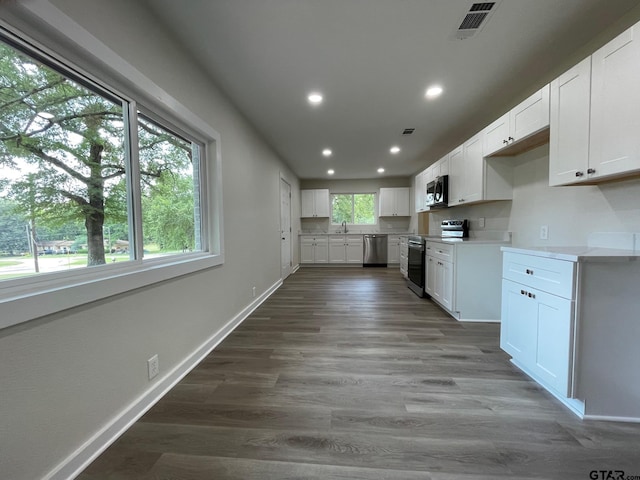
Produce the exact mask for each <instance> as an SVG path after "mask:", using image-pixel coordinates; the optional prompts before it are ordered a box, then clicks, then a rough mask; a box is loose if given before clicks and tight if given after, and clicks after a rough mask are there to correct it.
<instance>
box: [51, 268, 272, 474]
mask: <svg viewBox="0 0 640 480" xmlns="http://www.w3.org/2000/svg"><path fill="white" fill-rule="evenodd" d="M281 285H282V280H278V281H277V282H276V283H274V284H273V285H272V286H271V287H269V289H268V290H267V291H265V292H264V293H263V294H262V295H260V296H259V297H258V298H256V299H255V300H254V301H253V302H252V303H250V304H249V305H248V306H247V307H246V308H244V309H243V310H242V311H241V312H240V313H238V314H237V315H236V316H235V317H233V318H232V319H231V320H229V321H228V322H227V323H226V324H225V325H224V326H223V327H222V328H221V329H220V330H219V331H217V332H216V333H215V334H213V335H212V336H211V337H210V338H209V339H208V340H207V341H205V342H204V343H203V344H202V345H201V346H200V347H198V348H197V349H196V350H195V351H194V352H193V353H192V354H191V355H189V356H188V357H187V358H185V359H184V360H183V361H182V362H181V363H180V364H178V365H177V366H176V367H175V368H173V370H171V371H170V372H167V374H166V375H165V376H164V377H162V378H161V379H160V380H158V381H157V382H156V383H155V384H154V385H153V386H152V387H151V388H150V389H149V390H147V391H146V392H145V393H143V394H142V395H141V396H140V397H138V398H137V399H135V400H134V401H133V402H132V403H131V404H129V406H127V407H126V408H125V409H123V413H122V414H120V415H118V416H117V417H116V418H114V419H113V420H112V421H111V422H109V424H107V425H106V426H105V427H104V428H102V429H101V430H99V431H98V432H97V433H96V434H95V435H93V436H92V437H91V438H89V439H88V440H87V441H86V442H85V443H84V444H83V445H81V446H80V448H78V449H77V450H76V451H75V452H73V453H72V454H71V455H69V457H67V458H66V459H65V460H64V461H62V462H61V463H60V464H59V465H58V466H57V467H55V468H54V469H53V470H51V471H50V472H49V473H48V474H47V475H46V476H45V477H44V480H69V479H73V478H75V477H76V476H78V475H79V474H80V473H81V472H82V471H83V470H84V469H85V468H86V467H87V466H88V465H89V464H90V463H91V462H92V461H93V460H95V459H96V457H98V456H99V455H100V454H101V453H102V452H104V451H105V450H106V449H107V448H108V447H109V445H111V444H112V443H113V442H115V441H116V440H117V439H118V437H120V435H122V434H123V433H124V432H125V431H126V430H127V429H128V428H129V427H131V425H133V424H134V423H135V422H136V421H137V420H138V419H139V418H140V417H141V416H142V415H144V414H145V413H146V412H147V410H149V409H150V408H151V407H152V406H153V405H155V404H156V403H157V402H158V400H160V399H161V398H162V397H163V396H164V395H166V393H167V392H168V391H169V390H171V389H172V388H173V387H174V386H175V385H176V384H177V383H178V382H179V381H180V380H182V378H184V377H185V376H186V375H187V373H189V372H190V371H191V370H192V369H193V368H194V367H195V366H196V365H198V363H200V362H201V361H202V360H203V359H204V357H206V356H207V355H208V354H209V353H211V351H212V350H213V349H214V348H215V347H216V346H217V345H218V344H219V343H220V342H222V340H224V339H225V338H226V337H227V335H229V334H230V333H231V332H233V330H235V329H236V327H238V325H240V324H241V323H242V322H243V321H244V320H245V319H246V318H247V317H248V316H249V315H251V313H252V312H253V311H254V310H255V309H256V308H258V307H259V306H260V304H262V302H264V301H265V300H266V299H267V298H269V297H270V296H271V294H273V292H275V291H276V290H277V289H278V288H279V287H280V286H281Z"/></svg>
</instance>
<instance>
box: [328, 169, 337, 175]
mask: <svg viewBox="0 0 640 480" xmlns="http://www.w3.org/2000/svg"><path fill="white" fill-rule="evenodd" d="M327 173H328V174H329V175H333V174H334V173H336V172H335V170H334V169H333V168H330V169H329V170H327Z"/></svg>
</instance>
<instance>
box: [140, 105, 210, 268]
mask: <svg viewBox="0 0 640 480" xmlns="http://www.w3.org/2000/svg"><path fill="white" fill-rule="evenodd" d="M138 124H139V132H138V136H139V157H140V175H141V181H142V185H141V191H142V232H143V237H144V238H143V245H144V252H145V253H144V256H145V257H146V258H149V257H152V256H157V255H166V254H176V253H185V252H192V251H194V250H200V249H201V246H200V225H199V223H200V214H199V211H200V204H199V201H198V192H199V188H198V182H199V175H198V171H199V168H198V166H199V161H200V149H199V147H198V145H197V144H194V143H192V142H190V141H187V140H185V139H183V138H182V137H180V136H178V135H177V134H175V133H173V132H171V131H169V130H167V129H166V128H164V127H162V126H160V125H158V124H157V123H155V122H153V121H152V120H150V119H149V118H146V117H144V116H142V115H140V116H139V122H138ZM196 222H197V227H196Z"/></svg>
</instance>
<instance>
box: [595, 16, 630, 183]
mask: <svg viewBox="0 0 640 480" xmlns="http://www.w3.org/2000/svg"><path fill="white" fill-rule="evenodd" d="M639 76H640V24H636V25H635V26H633V27H631V28H630V29H628V30H626V31H625V32H624V33H622V34H621V35H619V36H618V37H616V38H615V39H614V40H612V41H611V42H609V43H608V44H606V45H605V46H604V47H602V48H600V49H599V50H597V51H596V52H595V53H594V54H593V55H592V70H591V88H592V89H591V142H590V150H589V160H590V165H589V166H590V168H592V169H593V170H595V171H594V172H593V177H594V178H595V177H607V176H615V175H616V174H619V173H623V172H630V171H634V170H639V169H640V135H638V132H640V88H638V78H639Z"/></svg>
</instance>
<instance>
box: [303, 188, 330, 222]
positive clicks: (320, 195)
mask: <svg viewBox="0 0 640 480" xmlns="http://www.w3.org/2000/svg"><path fill="white" fill-rule="evenodd" d="M300 203H301V208H300V216H301V217H303V218H309V217H328V216H329V190H328V189H326V188H317V189H310V190H300Z"/></svg>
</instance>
